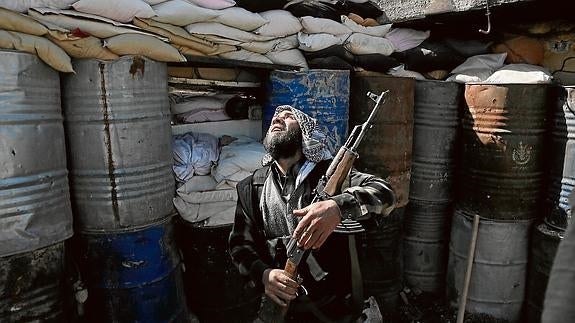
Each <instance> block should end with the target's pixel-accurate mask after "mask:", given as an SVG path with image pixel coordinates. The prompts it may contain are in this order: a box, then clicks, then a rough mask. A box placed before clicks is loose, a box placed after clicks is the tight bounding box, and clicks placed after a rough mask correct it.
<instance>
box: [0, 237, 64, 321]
mask: <svg viewBox="0 0 575 323" xmlns="http://www.w3.org/2000/svg"><path fill="white" fill-rule="evenodd" d="M64 255H65V254H64V242H59V243H56V244H53V245H51V246H48V247H46V248H42V249H38V250H35V251H31V252H26V253H21V254H17V255H13V256H10V257H4V258H0V322H5V323H9V322H18V323H19V322H38V321H42V322H69V321H70V320H71V319H72V317H73V315H72V314H73V312H74V311H73V307H72V305H73V297H72V288H71V284H68V281H67V279H66V270H65V260H64Z"/></svg>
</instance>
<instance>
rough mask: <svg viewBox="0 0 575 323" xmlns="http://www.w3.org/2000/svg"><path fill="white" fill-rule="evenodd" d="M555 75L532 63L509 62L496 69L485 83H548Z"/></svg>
mask: <svg viewBox="0 0 575 323" xmlns="http://www.w3.org/2000/svg"><path fill="white" fill-rule="evenodd" d="M552 81H553V76H551V74H550V73H549V70H547V69H546V68H545V67H542V66H538V65H531V64H509V65H505V66H503V67H502V68H500V69H499V70H497V71H495V73H493V74H492V75H491V76H490V77H489V78H487V79H486V80H485V83H491V84H547V83H551V82H552Z"/></svg>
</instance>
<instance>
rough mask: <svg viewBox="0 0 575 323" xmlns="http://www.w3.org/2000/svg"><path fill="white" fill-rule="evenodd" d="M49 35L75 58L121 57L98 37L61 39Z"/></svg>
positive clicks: (109, 58) (108, 58)
mask: <svg viewBox="0 0 575 323" xmlns="http://www.w3.org/2000/svg"><path fill="white" fill-rule="evenodd" d="M47 37H48V39H50V40H51V41H52V42H53V43H54V44H56V45H58V46H60V48H62V49H63V50H64V51H65V52H66V53H68V55H70V56H71V57H74V58H94V59H101V60H114V59H117V58H119V57H120V56H118V55H116V54H114V53H112V52H111V51H110V50H108V49H107V48H104V46H103V45H102V41H101V40H100V39H99V38H96V37H92V36H88V37H85V38H79V39H76V40H59V39H56V38H54V37H52V36H47Z"/></svg>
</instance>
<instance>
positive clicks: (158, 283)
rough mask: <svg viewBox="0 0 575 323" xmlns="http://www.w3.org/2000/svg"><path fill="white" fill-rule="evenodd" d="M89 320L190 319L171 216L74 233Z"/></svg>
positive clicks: (164, 320)
mask: <svg viewBox="0 0 575 323" xmlns="http://www.w3.org/2000/svg"><path fill="white" fill-rule="evenodd" d="M75 239H76V240H75V241H74V246H75V247H76V248H77V249H76V250H75V252H76V258H77V259H78V263H79V267H80V271H81V274H82V278H83V280H84V282H85V284H86V287H87V288H88V299H87V302H86V304H85V308H86V310H85V317H84V318H83V319H84V320H85V321H88V322H149V323H155V322H162V323H167V322H170V323H171V322H178V323H179V322H189V315H188V311H187V307H186V299H185V294H184V287H183V282H182V271H181V266H180V254H179V251H178V249H177V247H176V242H175V237H174V224H173V222H172V218H168V219H165V220H162V222H160V223H155V224H151V225H148V226H146V227H141V228H134V229H131V230H126V231H123V232H119V231H116V232H113V233H86V232H82V233H81V234H79V235H77V236H76V237H75Z"/></svg>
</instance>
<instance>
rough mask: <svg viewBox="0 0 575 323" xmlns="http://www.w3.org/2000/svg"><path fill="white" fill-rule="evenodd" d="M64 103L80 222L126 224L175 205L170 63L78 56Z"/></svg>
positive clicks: (96, 226)
mask: <svg viewBox="0 0 575 323" xmlns="http://www.w3.org/2000/svg"><path fill="white" fill-rule="evenodd" d="M73 66H74V70H75V71H76V74H71V75H67V76H65V77H64V79H63V84H62V85H63V89H62V91H63V93H62V94H63V107H64V115H65V119H66V136H67V142H68V149H69V152H70V154H69V162H70V173H71V183H72V192H73V200H72V202H73V205H74V209H75V214H76V219H77V222H78V223H77V225H78V228H79V229H80V230H82V231H84V232H87V231H106V232H110V231H112V230H122V229H126V228H130V227H135V226H142V225H146V224H150V223H153V222H155V221H157V220H159V219H162V218H165V217H167V216H168V215H170V214H171V213H172V212H173V205H172V198H173V197H174V194H175V181H174V177H173V175H172V149H171V147H172V141H171V128H170V111H169V105H168V87H167V67H166V64H165V63H161V62H155V61H152V60H149V59H145V58H141V57H124V58H122V59H120V60H116V61H112V62H102V61H97V60H75V61H74V62H73Z"/></svg>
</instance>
